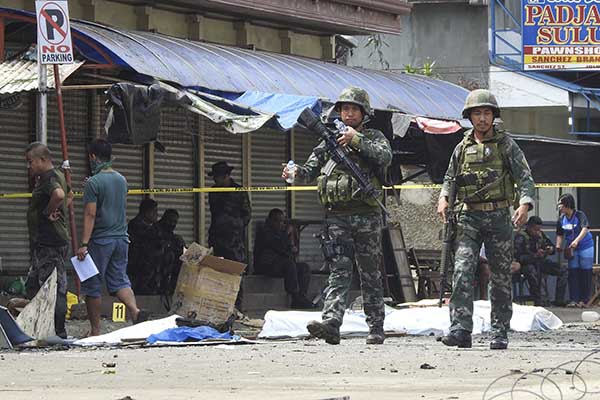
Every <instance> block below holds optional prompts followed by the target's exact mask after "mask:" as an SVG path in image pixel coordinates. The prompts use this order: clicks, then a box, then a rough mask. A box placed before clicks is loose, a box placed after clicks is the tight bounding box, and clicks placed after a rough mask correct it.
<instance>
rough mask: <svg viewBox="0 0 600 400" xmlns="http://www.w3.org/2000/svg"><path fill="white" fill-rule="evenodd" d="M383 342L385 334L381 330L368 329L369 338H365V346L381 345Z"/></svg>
mask: <svg viewBox="0 0 600 400" xmlns="http://www.w3.org/2000/svg"><path fill="white" fill-rule="evenodd" d="M384 340H385V334H384V333H383V328H371V329H369V336H367V344H383V342H384Z"/></svg>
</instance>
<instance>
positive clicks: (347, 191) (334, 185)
mask: <svg viewBox="0 0 600 400" xmlns="http://www.w3.org/2000/svg"><path fill="white" fill-rule="evenodd" d="M363 134H364V135H365V136H367V137H369V136H370V135H368V130H367V129H365V130H364V131H363ZM349 156H350V159H351V160H352V161H354V162H355V163H356V165H358V166H359V168H360V169H361V170H362V171H363V172H364V173H365V174H366V175H367V176H368V177H369V180H370V182H371V184H372V185H373V186H374V187H375V188H376V189H381V187H382V185H381V182H380V181H379V179H378V178H377V177H376V175H375V173H374V171H373V169H372V168H371V167H370V166H369V164H368V163H367V162H366V161H365V160H364V159H363V158H362V157H359V156H358V154H357V153H356V152H355V151H350V153H349ZM328 160H329V155H328V154H326V155H325V161H328ZM324 170H325V166H324V167H323V168H321V175H319V177H318V178H317V187H318V193H319V201H320V202H321V204H323V205H324V206H326V207H332V208H347V207H353V206H360V205H368V206H370V207H378V205H377V202H376V201H375V199H374V198H373V197H370V196H367V195H365V194H364V193H363V192H362V191H359V190H358V189H359V186H358V182H357V181H356V179H355V178H354V177H353V176H352V173H351V172H350V170H348V169H346V168H344V167H343V166H341V165H337V166H336V167H335V168H334V169H333V171H332V172H331V174H330V175H329V176H327V175H326V173H325V171H324ZM379 200H380V201H381V200H383V191H381V194H380V196H379Z"/></svg>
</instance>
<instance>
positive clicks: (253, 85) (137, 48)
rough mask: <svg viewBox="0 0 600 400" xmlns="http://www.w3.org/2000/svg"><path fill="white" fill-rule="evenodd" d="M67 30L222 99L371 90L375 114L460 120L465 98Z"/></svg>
mask: <svg viewBox="0 0 600 400" xmlns="http://www.w3.org/2000/svg"><path fill="white" fill-rule="evenodd" d="M0 15H5V16H7V17H8V18H11V16H12V17H13V18H16V19H20V20H21V21H28V19H29V20H30V21H31V23H35V19H34V16H33V14H31V13H28V12H25V11H21V10H14V9H7V8H0ZM71 29H72V35H73V39H74V43H75V47H76V48H77V49H78V50H79V52H80V53H81V54H82V55H83V56H84V57H85V58H87V59H88V60H91V61H93V62H96V63H100V64H115V65H118V66H120V67H122V68H125V69H129V70H132V71H135V72H137V73H139V74H143V75H147V76H150V77H154V78H157V79H160V80H164V81H169V82H174V83H177V84H179V85H181V86H183V87H185V88H196V89H199V90H202V91H206V92H211V93H213V94H220V95H223V96H226V95H227V94H228V93H229V94H234V95H236V96H234V97H237V96H239V95H240V94H243V93H246V92H249V91H252V92H263V93H269V94H284V95H295V96H309V97H311V96H312V97H317V98H319V99H322V100H323V99H324V100H329V101H333V100H335V98H336V97H337V96H338V95H339V93H340V92H341V91H342V90H343V89H344V88H345V87H348V86H360V87H362V88H364V89H366V90H367V91H368V92H369V94H370V96H371V101H372V107H373V108H376V109H379V110H393V111H398V112H402V113H406V114H410V115H416V116H425V117H429V118H439V119H450V120H458V119H460V118H461V115H460V114H461V109H462V106H463V102H464V100H465V98H466V96H467V94H468V92H467V90H465V89H463V88H461V87H459V86H457V85H454V84H452V83H449V82H445V81H441V80H437V79H432V78H428V77H425V76H420V75H411V74H402V73H394V72H387V71H375V70H368V69H363V68H354V67H348V66H344V65H338V64H334V63H327V62H323V61H320V60H315V59H309V58H304V57H299V56H291V55H284V54H276V53H270V52H265V51H255V50H247V49H241V48H237V47H233V46H225V45H217V44H211V43H203V42H194V41H190V40H184V39H179V38H175V37H170V36H165V35H161V34H157V33H151V32H138V31H128V30H125V29H117V28H110V27H107V26H103V25H100V24H96V23H91V22H84V21H73V22H72V24H71ZM271 111H272V110H271Z"/></svg>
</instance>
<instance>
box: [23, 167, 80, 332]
mask: <svg viewBox="0 0 600 400" xmlns="http://www.w3.org/2000/svg"><path fill="white" fill-rule="evenodd" d="M56 189H62V190H63V191H64V193H65V199H64V201H63V204H62V205H61V206H60V207H59V210H60V216H59V219H58V220H57V221H50V220H49V219H48V216H47V215H46V214H47V207H48V202H49V201H50V198H51V196H52V192H53V191H54V190H56ZM67 193H69V190H68V188H67V184H66V181H65V177H64V175H63V174H62V172H60V171H59V170H58V169H51V170H49V171H47V172H45V173H43V174H42V175H40V177H39V180H38V181H37V182H36V185H35V187H34V189H33V193H32V196H31V201H30V203H29V209H28V211H27V223H28V227H29V239H30V241H31V266H30V268H29V273H28V274H27V280H26V282H25V289H26V295H27V297H28V298H29V299H32V298H33V297H34V296H35V295H36V294H37V292H38V291H39V290H40V288H41V287H42V285H43V284H44V283H45V282H46V280H47V279H48V277H49V276H50V275H51V274H52V271H54V269H55V268H56V274H57V275H56V276H57V282H56V283H57V289H56V292H57V293H56V307H55V313H54V325H55V330H56V334H57V335H60V336H64V337H66V331H65V315H66V312H67V271H66V267H65V265H66V263H67V254H68V251H69V245H68V243H69V240H70V235H69V231H68V228H67V218H68V217H67V215H68V211H67V196H66V194H67Z"/></svg>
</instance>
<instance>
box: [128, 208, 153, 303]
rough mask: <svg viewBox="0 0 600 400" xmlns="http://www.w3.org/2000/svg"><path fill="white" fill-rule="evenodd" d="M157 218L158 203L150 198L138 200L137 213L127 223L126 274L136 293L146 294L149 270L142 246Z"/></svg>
mask: <svg viewBox="0 0 600 400" xmlns="http://www.w3.org/2000/svg"><path fill="white" fill-rule="evenodd" d="M157 219H158V203H157V202H156V201H154V200H153V199H151V198H145V199H143V200H142V201H141V202H140V208H139V212H138V214H137V215H136V216H135V217H134V218H133V219H132V220H131V221H129V224H127V234H128V235H129V255H128V260H127V275H129V279H130V280H131V288H132V289H133V290H134V292H135V293H137V294H146V290H147V288H146V286H147V285H146V283H147V282H146V279H147V277H148V276H149V275H150V271H147V270H146V264H145V263H144V258H145V257H144V246H145V243H146V242H147V239H148V232H149V231H150V228H151V227H152V225H153V224H154V223H155V222H156V220H157Z"/></svg>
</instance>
